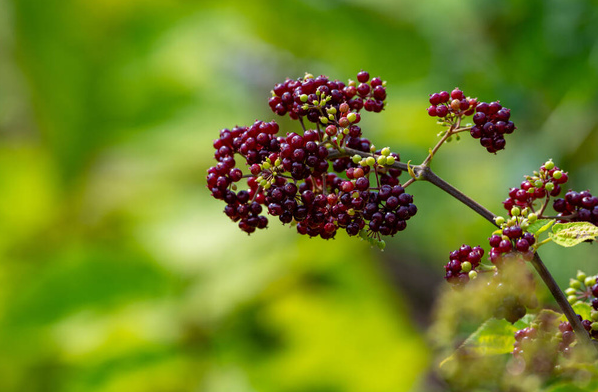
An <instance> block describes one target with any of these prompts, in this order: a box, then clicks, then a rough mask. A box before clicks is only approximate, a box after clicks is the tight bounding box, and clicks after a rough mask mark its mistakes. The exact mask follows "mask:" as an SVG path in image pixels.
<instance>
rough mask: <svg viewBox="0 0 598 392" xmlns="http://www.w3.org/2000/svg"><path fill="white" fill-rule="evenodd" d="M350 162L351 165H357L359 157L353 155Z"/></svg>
mask: <svg viewBox="0 0 598 392" xmlns="http://www.w3.org/2000/svg"><path fill="white" fill-rule="evenodd" d="M351 160H352V161H353V163H355V164H358V163H359V162H360V161H361V157H360V156H359V155H357V154H355V155H353V157H352V158H351Z"/></svg>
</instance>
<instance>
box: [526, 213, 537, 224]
mask: <svg viewBox="0 0 598 392" xmlns="http://www.w3.org/2000/svg"><path fill="white" fill-rule="evenodd" d="M527 220H528V222H529V223H534V222H535V221H537V220H538V215H537V214H534V213H533V212H532V213H531V214H529V215H528V216H527Z"/></svg>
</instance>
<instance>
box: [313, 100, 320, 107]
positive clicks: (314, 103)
mask: <svg viewBox="0 0 598 392" xmlns="http://www.w3.org/2000/svg"><path fill="white" fill-rule="evenodd" d="M311 103H312V104H313V105H314V106H318V104H319V103H320V102H318V101H317V100H315V99H314V100H313V101H311Z"/></svg>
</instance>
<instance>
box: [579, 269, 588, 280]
mask: <svg viewBox="0 0 598 392" xmlns="http://www.w3.org/2000/svg"><path fill="white" fill-rule="evenodd" d="M587 277H588V276H587V275H586V273H585V272H583V271H577V276H576V278H577V280H579V281H580V282H583V281H585V280H586V278H587Z"/></svg>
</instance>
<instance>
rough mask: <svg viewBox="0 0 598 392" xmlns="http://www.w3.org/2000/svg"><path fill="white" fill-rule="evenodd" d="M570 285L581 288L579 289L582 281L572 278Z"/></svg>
mask: <svg viewBox="0 0 598 392" xmlns="http://www.w3.org/2000/svg"><path fill="white" fill-rule="evenodd" d="M569 287H571V288H574V289H576V290H579V289H581V282H580V281H579V280H577V279H570V280H569Z"/></svg>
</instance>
